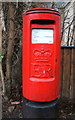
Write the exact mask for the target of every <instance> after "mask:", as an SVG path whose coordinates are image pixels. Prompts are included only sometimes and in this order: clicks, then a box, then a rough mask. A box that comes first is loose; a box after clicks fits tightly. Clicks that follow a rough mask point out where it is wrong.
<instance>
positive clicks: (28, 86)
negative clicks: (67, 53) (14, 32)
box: [22, 8, 61, 102]
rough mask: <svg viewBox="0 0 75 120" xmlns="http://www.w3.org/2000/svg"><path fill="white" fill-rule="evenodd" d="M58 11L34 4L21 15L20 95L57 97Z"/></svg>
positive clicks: (40, 99) (39, 98)
mask: <svg viewBox="0 0 75 120" xmlns="http://www.w3.org/2000/svg"><path fill="white" fill-rule="evenodd" d="M60 32H61V30H60V15H59V12H57V11H55V10H52V9H41V8H35V9H32V10H28V11H26V12H25V13H24V15H23V61H22V62H23V64H22V71H23V74H22V75H23V96H24V97H25V98H26V99H28V100H31V101H36V102H48V101H52V100H55V99H56V98H58V97H59V88H60V86H59V85H60Z"/></svg>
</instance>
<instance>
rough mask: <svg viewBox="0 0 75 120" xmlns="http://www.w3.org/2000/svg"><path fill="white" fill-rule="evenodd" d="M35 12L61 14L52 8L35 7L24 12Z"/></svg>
mask: <svg viewBox="0 0 75 120" xmlns="http://www.w3.org/2000/svg"><path fill="white" fill-rule="evenodd" d="M34 13H51V14H56V15H59V16H60V13H59V11H57V10H55V9H51V8H33V9H30V10H27V11H26V12H25V13H24V14H26V15H28V14H34Z"/></svg>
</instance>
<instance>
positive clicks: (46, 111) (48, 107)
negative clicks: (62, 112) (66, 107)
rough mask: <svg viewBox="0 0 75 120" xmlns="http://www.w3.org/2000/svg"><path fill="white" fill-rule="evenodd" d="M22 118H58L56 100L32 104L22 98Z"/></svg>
mask: <svg viewBox="0 0 75 120" xmlns="http://www.w3.org/2000/svg"><path fill="white" fill-rule="evenodd" d="M23 116H24V118H55V119H54V120H56V119H57V118H58V99H56V100H54V101H52V102H33V101H29V100H27V99H25V98H23Z"/></svg>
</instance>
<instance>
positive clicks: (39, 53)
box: [33, 49, 51, 62]
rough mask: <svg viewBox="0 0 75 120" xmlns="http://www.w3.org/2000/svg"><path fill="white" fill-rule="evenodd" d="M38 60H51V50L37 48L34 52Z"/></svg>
mask: <svg viewBox="0 0 75 120" xmlns="http://www.w3.org/2000/svg"><path fill="white" fill-rule="evenodd" d="M33 54H34V56H35V60H36V61H40V62H47V61H49V60H50V56H51V51H50V50H44V49H35V50H34V52H33Z"/></svg>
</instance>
